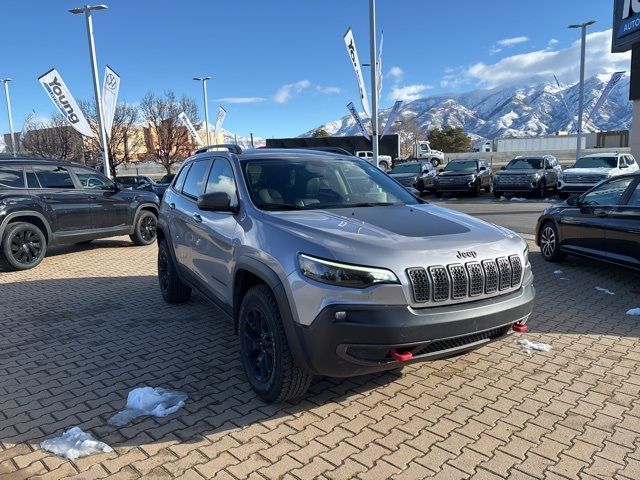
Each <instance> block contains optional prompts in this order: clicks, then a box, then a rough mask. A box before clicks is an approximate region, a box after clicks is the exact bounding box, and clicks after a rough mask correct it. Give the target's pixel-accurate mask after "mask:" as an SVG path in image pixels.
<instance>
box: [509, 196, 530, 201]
mask: <svg viewBox="0 0 640 480" xmlns="http://www.w3.org/2000/svg"><path fill="white" fill-rule="evenodd" d="M511 201H512V202H526V201H527V199H526V198H522V197H513V198H512V199H511Z"/></svg>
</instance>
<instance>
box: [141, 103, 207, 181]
mask: <svg viewBox="0 0 640 480" xmlns="http://www.w3.org/2000/svg"><path fill="white" fill-rule="evenodd" d="M140 111H141V114H142V116H143V117H144V119H145V120H146V122H147V123H148V125H149V127H148V128H149V129H148V131H149V135H147V138H146V141H147V149H148V150H149V152H150V153H151V155H152V157H153V158H154V160H155V161H156V162H158V163H160V164H161V165H162V166H163V167H164V168H165V170H166V171H167V173H171V166H172V165H174V164H175V163H178V162H180V161H182V160H184V159H185V158H186V157H188V156H189V155H190V153H191V152H192V151H193V149H194V147H195V145H194V141H193V138H192V137H191V135H190V134H189V131H188V130H187V128H186V127H184V126H183V125H182V123H181V121H180V119H179V118H178V115H179V114H180V113H181V112H184V113H185V114H186V115H187V117H188V118H189V120H191V122H192V123H195V119H196V118H197V116H198V107H197V105H196V102H195V100H193V99H192V98H189V97H185V96H182V97H181V98H180V99H179V100H178V98H177V97H176V94H175V93H174V92H172V91H171V90H169V91H167V92H165V93H164V95H163V96H162V97H160V96H156V95H155V94H153V93H151V92H149V93H147V94H146V95H145V96H144V98H143V99H142V101H141V102H140Z"/></svg>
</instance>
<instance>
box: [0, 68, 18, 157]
mask: <svg viewBox="0 0 640 480" xmlns="http://www.w3.org/2000/svg"><path fill="white" fill-rule="evenodd" d="M10 81H11V79H10V78H3V79H2V83H4V99H5V100H6V102H7V116H8V117H9V133H10V139H11V153H13V156H14V157H15V156H17V155H18V148H16V144H15V139H14V138H13V117H12V115H11V98H10V97H9V82H10Z"/></svg>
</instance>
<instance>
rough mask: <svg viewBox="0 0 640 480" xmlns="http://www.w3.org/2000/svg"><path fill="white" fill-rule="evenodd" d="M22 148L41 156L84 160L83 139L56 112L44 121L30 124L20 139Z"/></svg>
mask: <svg viewBox="0 0 640 480" xmlns="http://www.w3.org/2000/svg"><path fill="white" fill-rule="evenodd" d="M22 148H23V149H24V150H26V151H27V152H29V153H31V154H32V155H36V156H38V157H42V158H56V159H60V160H69V161H72V162H82V161H84V141H83V138H82V135H81V134H80V133H78V132H76V131H75V130H74V129H73V127H72V126H70V125H69V124H68V123H67V120H66V119H65V118H64V117H63V116H62V115H60V114H56V115H54V116H53V117H51V119H50V120H48V121H46V122H39V123H36V124H32V126H31V129H30V130H29V131H28V132H27V133H26V135H25V137H24V139H23V140H22Z"/></svg>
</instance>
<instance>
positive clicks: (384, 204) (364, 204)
mask: <svg viewBox="0 0 640 480" xmlns="http://www.w3.org/2000/svg"><path fill="white" fill-rule="evenodd" d="M391 205H401V204H400V203H395V202H361V203H352V204H350V205H344V206H343V207H342V208H357V207H388V206H391Z"/></svg>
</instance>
